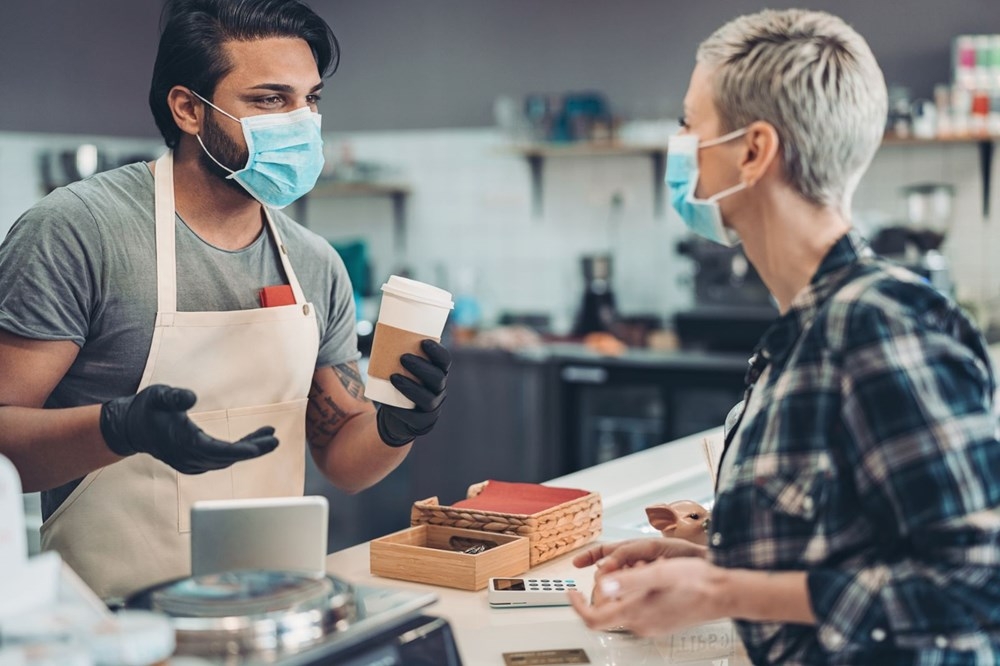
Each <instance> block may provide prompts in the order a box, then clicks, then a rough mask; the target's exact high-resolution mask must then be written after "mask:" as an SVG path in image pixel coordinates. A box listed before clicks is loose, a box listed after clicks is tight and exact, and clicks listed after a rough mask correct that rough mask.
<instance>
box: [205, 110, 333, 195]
mask: <svg viewBox="0 0 1000 666" xmlns="http://www.w3.org/2000/svg"><path fill="white" fill-rule="evenodd" d="M191 92H192V93H194V95H195V96H196V97H197V98H198V99H200V100H201V101H203V102H205V104H208V105H209V106H211V107H212V108H213V109H215V110H216V111H218V112H219V113H221V114H223V115H225V116H228V117H229V118H232V119H233V120H235V121H236V122H238V123H239V124H240V125H242V126H243V138H244V139H246V142H247V150H248V151H249V153H250V155H249V159H248V160H247V163H246V166H244V167H243V168H242V169H240V170H239V171H233V170H232V169H230V168H229V167H227V166H226V165H225V164H222V163H221V162H219V160H217V159H215V156H213V155H212V154H211V153H210V152H208V149H207V148H205V144H204V142H202V140H201V135H198V143H200V144H201V148H202V150H204V151H205V154H206V155H208V156H209V157H210V158H212V161H213V162H215V163H216V164H218V165H219V166H220V167H222V168H223V169H225V170H226V171H228V172H229V173H230V175H229V176H228V177H229V178H232V179H233V180H235V181H236V182H238V183H239V184H240V185H242V186H243V188H244V189H245V190H246V191H247V192H249V193H250V195H251V196H253V198H254V199H256V200H257V201H259V202H261V203H262V204H264V205H265V206H270V207H271V208H284V207H285V206H287V205H288V204H290V203H292V202H293V201H295V200H296V199H298V198H299V197H301V196H302V195H304V194H306V193H307V192H308V191H309V190H311V189H312V188H313V187H314V186H315V185H316V180H317V179H318V178H319V175H320V173H321V172H322V171H323V136H322V134H321V133H320V123H321V120H322V119H321V117H320V115H319V114H318V113H313V112H312V110H311V109H309V107H305V106H304V107H302V108H300V109H296V110H294V111H290V112H288V113H267V114H261V115H257V116H247V117H246V118H237V117H236V116H233V115H231V114H228V113H226V112H225V111H223V110H222V109H220V108H219V107H217V106H216V105H214V104H212V103H211V102H209V101H208V100H207V99H205V98H204V97H202V96H201V95H199V94H198V93H196V92H194V91H193V90H192V91H191Z"/></svg>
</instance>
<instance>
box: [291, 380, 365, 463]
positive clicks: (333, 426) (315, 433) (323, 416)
mask: <svg viewBox="0 0 1000 666" xmlns="http://www.w3.org/2000/svg"><path fill="white" fill-rule="evenodd" d="M333 371H334V373H335V374H336V375H337V379H339V380H340V383H341V384H343V386H344V389H345V390H346V391H347V393H348V394H349V395H350V396H351V397H352V398H355V399H356V400H363V401H365V402H367V400H366V399H365V397H364V392H365V385H364V382H363V381H362V379H361V373H360V372H359V371H358V364H357V363H345V364H343V365H337V366H334V367H333ZM350 416H351V412H349V411H347V410H346V409H344V408H343V407H342V406H341V405H338V404H337V402H336V400H335V399H334V396H332V395H330V394H329V393H328V392H326V391H324V390H323V387H322V386H321V385H320V384H319V383H317V382H316V380H315V379H314V380H313V382H312V388H311V389H310V391H309V408H308V409H307V410H306V429H307V433H308V437H309V445H310V446H312V447H320V448H322V447H324V446H326V444H327V443H328V442H329V441H330V439H332V438H333V437H334V435H336V434H337V431H338V430H340V427H341V426H342V425H343V424H344V422H345V421H347V419H348V418H350Z"/></svg>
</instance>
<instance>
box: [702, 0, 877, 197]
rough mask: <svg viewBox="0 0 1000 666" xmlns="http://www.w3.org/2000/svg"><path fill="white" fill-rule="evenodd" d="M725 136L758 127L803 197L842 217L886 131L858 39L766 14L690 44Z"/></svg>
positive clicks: (848, 31) (813, 19) (869, 60)
mask: <svg viewBox="0 0 1000 666" xmlns="http://www.w3.org/2000/svg"><path fill="white" fill-rule="evenodd" d="M697 60H698V62H699V63H701V64H703V65H705V66H706V67H708V68H709V69H710V70H712V72H713V77H714V79H713V85H714V94H715V104H716V107H717V109H718V112H719V117H720V118H721V120H722V125H723V127H722V131H723V132H728V131H732V130H736V129H739V128H742V127H746V126H747V125H749V124H750V123H752V122H754V121H758V120H763V121H766V122H768V123H770V124H771V125H773V126H774V128H775V129H776V130H777V132H778V137H779V139H780V141H781V149H782V153H781V154H782V157H783V159H784V167H785V174H786V177H787V179H788V181H789V183H790V184H791V185H792V187H794V188H795V189H796V190H797V191H798V192H799V193H800V194H801V195H802V196H803V197H805V198H806V199H808V200H809V201H812V202H814V203H817V204H819V205H823V206H835V207H838V208H840V207H842V209H843V210H844V211H849V209H850V202H851V197H852V196H853V194H854V189H855V188H856V187H857V184H858V181H860V179H861V175H862V174H863V173H864V171H865V169H867V167H868V165H869V163H870V162H871V159H872V157H873V156H874V155H875V151H876V150H877V149H878V146H879V143H880V142H881V140H882V134H883V132H884V131H885V123H886V114H887V112H888V95H887V93H886V87H885V79H884V78H883V76H882V70H881V69H879V66H878V63H877V62H875V56H874V55H873V54H872V52H871V49H870V48H869V47H868V44H867V42H865V40H864V39H863V38H862V37H861V35H859V34H858V33H857V32H855V30H854V29H853V28H851V27H850V26H849V25H847V24H846V23H845V22H844V21H842V20H841V19H839V18H837V17H836V16H832V15H830V14H827V13H825V12H814V11H805V10H799V9H790V10H783V11H775V10H766V11H762V12H760V13H757V14H750V15H747V16H741V17H739V18H737V19H734V20H732V21H730V22H729V23H727V24H725V25H724V26H722V27H721V28H719V29H718V30H716V31H715V33H714V34H713V35H712V36H711V37H709V38H708V39H706V40H705V41H704V42H702V44H701V45H700V46H699V47H698V54H697Z"/></svg>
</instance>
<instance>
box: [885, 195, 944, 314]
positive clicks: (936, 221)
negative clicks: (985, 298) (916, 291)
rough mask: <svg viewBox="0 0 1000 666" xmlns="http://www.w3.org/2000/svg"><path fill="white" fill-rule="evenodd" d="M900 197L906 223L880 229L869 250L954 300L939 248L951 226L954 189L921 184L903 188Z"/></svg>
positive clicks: (942, 255)
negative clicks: (919, 277)
mask: <svg viewBox="0 0 1000 666" xmlns="http://www.w3.org/2000/svg"><path fill="white" fill-rule="evenodd" d="M901 194H902V195H903V199H904V200H905V202H906V219H905V220H904V221H903V222H901V223H898V224H894V225H891V226H887V227H883V228H882V229H880V230H879V231H878V233H876V234H875V236H874V238H872V243H871V246H872V249H873V250H874V251H875V252H877V253H878V254H880V255H882V256H884V257H886V258H887V259H890V260H892V261H895V262H897V263H899V264H902V265H903V266H905V267H906V268H908V269H910V270H911V271H913V272H914V273H916V274H918V275H920V276H922V277H924V278H925V279H926V280H927V281H928V282H929V283H930V284H931V286H933V287H934V288H935V289H937V290H938V291H940V292H941V293H943V294H945V295H947V296H954V291H955V288H954V284H953V282H952V279H951V271H950V270H949V267H948V260H947V258H946V257H945V256H944V254H942V253H941V245H942V244H944V241H945V238H946V237H947V235H948V231H949V230H950V229H951V225H952V222H953V216H952V209H953V206H952V204H953V202H954V198H955V188H954V187H953V186H952V185H948V184H946V183H920V184H916V185H908V186H906V187H904V188H902V190H901Z"/></svg>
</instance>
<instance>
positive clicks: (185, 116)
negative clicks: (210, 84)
mask: <svg viewBox="0 0 1000 666" xmlns="http://www.w3.org/2000/svg"><path fill="white" fill-rule="evenodd" d="M167 106H168V107H170V113H171V114H173V116H174V122H175V123H177V127H179V128H180V130H181V131H182V132H184V133H186V134H191V135H192V136H193V135H195V134H199V133H200V132H201V126H202V123H203V122H204V121H205V103H204V102H202V101H201V100H200V99H198V98H197V97H195V96H194V93H193V92H191V90H190V89H188V88H185V87H184V86H174V87H173V88H171V89H170V92H168V93H167Z"/></svg>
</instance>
